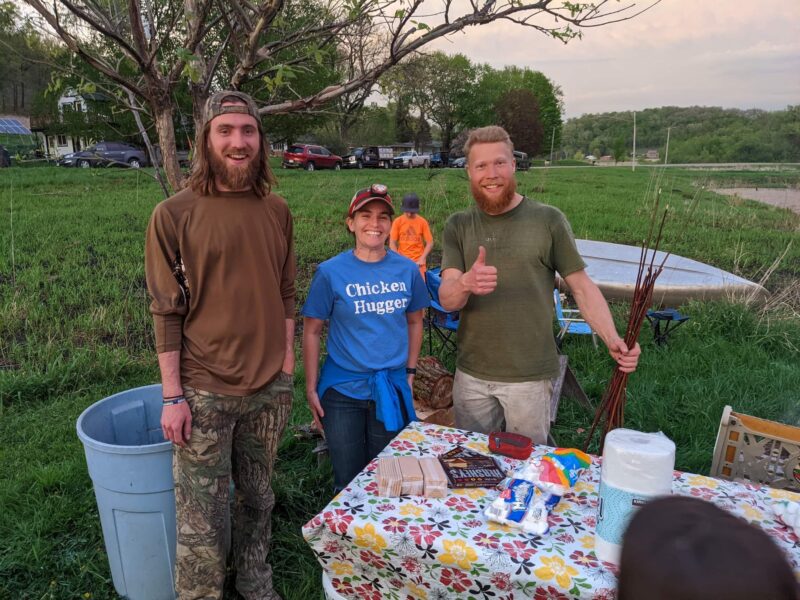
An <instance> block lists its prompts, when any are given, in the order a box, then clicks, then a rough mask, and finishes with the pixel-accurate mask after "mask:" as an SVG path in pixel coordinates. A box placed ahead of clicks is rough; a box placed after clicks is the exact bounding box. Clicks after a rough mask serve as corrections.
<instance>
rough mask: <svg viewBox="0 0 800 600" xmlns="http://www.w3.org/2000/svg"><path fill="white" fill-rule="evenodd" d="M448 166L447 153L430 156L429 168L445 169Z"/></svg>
mask: <svg viewBox="0 0 800 600" xmlns="http://www.w3.org/2000/svg"><path fill="white" fill-rule="evenodd" d="M449 165H450V162H449V160H448V158H447V152H436V153H434V154H431V167H437V168H441V167H447V166H449Z"/></svg>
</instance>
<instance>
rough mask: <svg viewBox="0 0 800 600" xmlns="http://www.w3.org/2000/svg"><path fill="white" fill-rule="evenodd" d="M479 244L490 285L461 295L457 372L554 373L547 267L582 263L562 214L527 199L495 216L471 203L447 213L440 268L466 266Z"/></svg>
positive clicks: (509, 376)
mask: <svg viewBox="0 0 800 600" xmlns="http://www.w3.org/2000/svg"><path fill="white" fill-rule="evenodd" d="M479 246H484V247H485V248H486V264H487V265H493V266H495V267H497V288H496V289H495V290H494V291H493V292H492V293H491V294H488V295H486V296H475V295H472V296H470V297H469V300H468V301H467V304H466V306H464V308H463V309H462V310H461V321H460V323H459V326H458V359H457V361H456V364H457V366H458V368H459V369H461V370H462V371H464V372H465V373H467V374H469V375H472V376H473V377H477V378H479V379H484V380H489V381H504V382H519V381H539V380H542V379H550V378H552V377H555V376H557V375H558V356H557V351H556V345H555V340H554V337H553V289H554V287H555V272H556V271H558V272H559V274H560V275H561V276H562V277H563V276H566V275H569V274H570V273H574V272H575V271H579V270H581V269H583V268H585V267H586V264H585V263H584V262H583V259H582V258H581V256H580V254H578V249H577V247H576V245H575V238H574V237H573V235H572V229H571V228H570V226H569V222H568V221H567V219H566V217H565V216H564V214H563V213H562V212H561V211H560V210H558V209H557V208H554V207H552V206H548V205H546V204H541V203H539V202H536V201H534V200H530V199H528V198H523V199H522V202H521V203H520V204H519V205H518V206H516V207H515V208H513V209H512V210H510V211H509V212H507V213H504V214H502V215H496V216H492V215H487V214H486V213H484V212H483V211H482V210H480V209H479V208H478V207H477V206H472V207H471V208H469V209H467V210H465V211H463V212H459V213H455V214H453V215H451V216H450V218H449V219H448V220H447V223H446V224H445V227H444V255H443V257H442V271H444V270H445V269H450V268H454V269H458V270H459V271H463V272H466V271H468V270H469V269H470V267H472V264H473V263H474V262H475V259H476V258H477V256H478V247H479Z"/></svg>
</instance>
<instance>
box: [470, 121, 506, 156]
mask: <svg viewBox="0 0 800 600" xmlns="http://www.w3.org/2000/svg"><path fill="white" fill-rule="evenodd" d="M497 142H503V143H504V144H506V145H507V146H508V149H509V151H511V153H512V154H513V152H514V143H513V142H512V141H511V138H510V137H509V135H508V132H507V131H506V130H505V129H503V128H502V127H499V126H498V125H488V126H487V127H479V128H478V129H473V130H472V131H470V132H469V137H468V138H467V141H466V143H465V144H464V156H466V157H467V162H469V151H470V150H472V147H473V146H474V145H475V144H495V143H497Z"/></svg>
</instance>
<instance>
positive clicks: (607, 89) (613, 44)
mask: <svg viewBox="0 0 800 600" xmlns="http://www.w3.org/2000/svg"><path fill="white" fill-rule="evenodd" d="M621 5H622V4H621ZM639 5H640V6H641V5H642V4H641V3H640V4H639ZM798 23H800V2H798V1H797V0H789V1H788V2H786V1H779V0H761V1H759V2H745V1H744V0H726V1H725V2H715V1H713V0H663V1H662V2H661V3H659V4H658V5H656V6H654V7H653V8H652V9H651V10H649V11H647V12H646V13H644V14H642V15H640V16H638V17H636V18H634V19H631V20H628V21H624V22H621V23H616V24H612V25H608V26H604V27H599V28H591V29H587V30H585V32H584V37H583V39H580V40H573V41H572V42H570V43H569V44H567V45H566V46H565V45H563V44H562V43H561V42H559V41H557V40H553V39H550V38H548V37H546V36H544V35H543V34H541V33H539V32H537V31H535V30H533V29H530V28H524V27H520V26H519V25H514V24H512V23H509V22H497V23H492V24H489V25H482V26H479V27H472V28H470V29H468V30H467V31H466V33H463V34H458V35H455V36H453V37H452V38H451V39H450V40H448V41H439V42H437V44H436V47H437V49H441V50H443V51H445V52H448V53H455V52H461V53H463V54H465V55H467V56H468V57H469V58H470V59H471V60H472V61H473V62H480V63H488V64H490V65H491V66H493V67H495V68H502V67H503V66H506V65H516V66H520V67H529V68H532V69H536V70H539V71H542V72H543V73H544V74H545V75H547V76H548V77H549V78H550V79H552V80H553V81H554V82H555V83H556V84H557V85H559V86H561V88H562V90H563V91H564V101H565V106H566V113H567V116H578V115H580V114H582V113H583V112H605V111H613V110H632V109H636V110H639V109H643V108H650V107H657V106H664V105H668V104H669V105H677V106H692V105H714V106H723V107H732V108H733V107H738V108H751V107H755V108H765V109H778V108H784V107H785V106H786V105H787V104H798V103H800V35H798V33H800V31H799V30H800V27H798Z"/></svg>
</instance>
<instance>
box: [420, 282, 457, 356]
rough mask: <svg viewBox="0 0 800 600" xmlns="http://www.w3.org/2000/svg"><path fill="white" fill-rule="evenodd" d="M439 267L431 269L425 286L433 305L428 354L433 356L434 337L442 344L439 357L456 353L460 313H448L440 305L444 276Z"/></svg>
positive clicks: (429, 315)
mask: <svg viewBox="0 0 800 600" xmlns="http://www.w3.org/2000/svg"><path fill="white" fill-rule="evenodd" d="M440 271H441V269H440V268H439V267H437V268H435V269H429V270H428V271H427V273H426V274H425V285H426V286H427V287H428V293H429V294H430V296H431V305H430V307H429V308H428V318H427V322H426V327H427V329H428V354H430V355H433V337H434V336H436V337H437V338H438V339H439V340H440V341H441V343H442V348H441V350H440V352H439V355H440V356H441V355H442V354H452V353H454V352H455V351H456V337H455V335H456V330H457V329H458V317H459V314H458V311H453V312H447V311H446V310H445V309H444V308H442V305H441V304H439V285H440V284H441V283H442V275H441V273H440Z"/></svg>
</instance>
